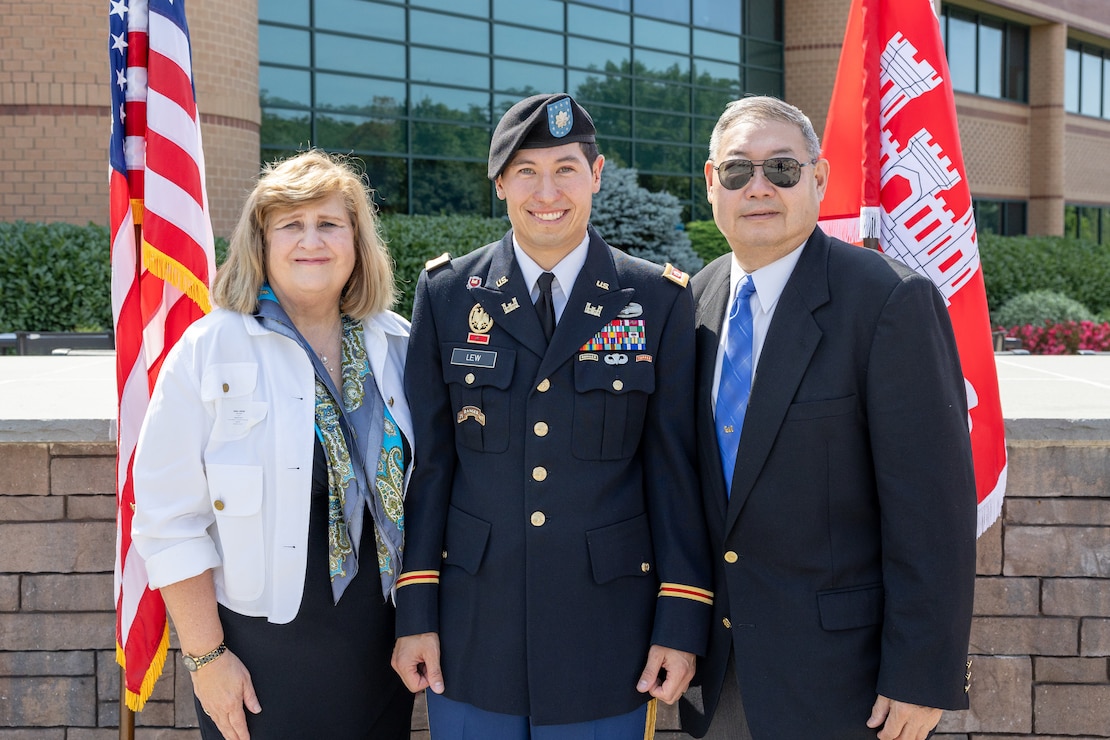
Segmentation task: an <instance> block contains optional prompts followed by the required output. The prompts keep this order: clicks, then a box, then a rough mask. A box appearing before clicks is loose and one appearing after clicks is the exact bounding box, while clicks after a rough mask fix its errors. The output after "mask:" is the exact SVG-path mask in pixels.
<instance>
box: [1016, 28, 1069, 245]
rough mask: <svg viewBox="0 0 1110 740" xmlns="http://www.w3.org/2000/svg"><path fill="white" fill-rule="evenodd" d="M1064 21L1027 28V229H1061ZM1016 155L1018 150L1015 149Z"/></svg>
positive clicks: (1054, 231)
mask: <svg viewBox="0 0 1110 740" xmlns="http://www.w3.org/2000/svg"><path fill="white" fill-rule="evenodd" d="M1067 47H1068V29H1067V26H1065V25H1063V24H1060V23H1054V24H1049V25H1043V26H1033V27H1031V28H1030V29H1029V113H1030V116H1029V122H1030V131H1029V134H1030V135H1029V211H1028V232H1029V233H1030V234H1047V235H1055V236H1060V235H1062V234H1063V233H1064V161H1065V159H1064V154H1065V152H1064V143H1065V139H1064V122H1065V117H1066V116H1065V113H1064V53H1065V51H1066V50H1067ZM1015 154H1017V155H1019V156H1020V153H1015Z"/></svg>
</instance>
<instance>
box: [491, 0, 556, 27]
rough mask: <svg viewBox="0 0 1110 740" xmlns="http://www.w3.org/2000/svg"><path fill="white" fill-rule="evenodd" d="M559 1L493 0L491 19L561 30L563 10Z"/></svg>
mask: <svg viewBox="0 0 1110 740" xmlns="http://www.w3.org/2000/svg"><path fill="white" fill-rule="evenodd" d="M564 7H565V6H564V4H563V3H562V2H561V1H560V0H528V2H526V3H525V2H521V1H520V0H493V17H494V18H496V19H497V20H499V21H510V22H512V23H520V24H522V25H526V26H535V27H537V28H546V29H547V30H549V31H562V30H563V8H564Z"/></svg>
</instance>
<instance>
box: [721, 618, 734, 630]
mask: <svg viewBox="0 0 1110 740" xmlns="http://www.w3.org/2000/svg"><path fill="white" fill-rule="evenodd" d="M721 624H723V625H724V626H725V629H726V630H730V629H732V622H730V621H729V618H728V617H725V618H724V619H722V620H721Z"/></svg>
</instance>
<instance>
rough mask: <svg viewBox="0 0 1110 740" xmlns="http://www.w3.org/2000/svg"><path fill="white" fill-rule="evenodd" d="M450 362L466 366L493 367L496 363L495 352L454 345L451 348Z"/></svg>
mask: <svg viewBox="0 0 1110 740" xmlns="http://www.w3.org/2000/svg"><path fill="white" fill-rule="evenodd" d="M451 364H452V365H464V366H466V367H494V366H495V365H496V364H497V353H496V352H491V351H488V350H485V351H483V350H477V349H464V348H462V347H456V348H455V349H453V350H451Z"/></svg>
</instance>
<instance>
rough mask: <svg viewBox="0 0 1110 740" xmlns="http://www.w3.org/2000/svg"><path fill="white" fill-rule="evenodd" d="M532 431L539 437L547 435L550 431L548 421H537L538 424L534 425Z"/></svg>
mask: <svg viewBox="0 0 1110 740" xmlns="http://www.w3.org/2000/svg"><path fill="white" fill-rule="evenodd" d="M532 431H533V432H535V433H536V436H537V437H546V436H547V432H548V427H547V422H546V421H537V422H536V425H535V426H534V427H532Z"/></svg>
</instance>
